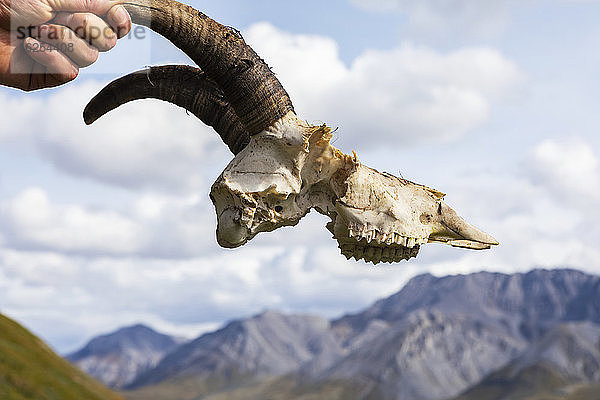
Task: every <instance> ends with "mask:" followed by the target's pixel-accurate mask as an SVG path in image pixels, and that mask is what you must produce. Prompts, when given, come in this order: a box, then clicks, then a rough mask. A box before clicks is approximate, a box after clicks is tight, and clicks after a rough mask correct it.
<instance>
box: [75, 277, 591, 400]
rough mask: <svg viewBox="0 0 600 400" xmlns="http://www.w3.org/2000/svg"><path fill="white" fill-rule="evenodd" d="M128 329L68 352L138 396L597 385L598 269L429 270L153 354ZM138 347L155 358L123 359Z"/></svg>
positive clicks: (497, 391)
mask: <svg viewBox="0 0 600 400" xmlns="http://www.w3.org/2000/svg"><path fill="white" fill-rule="evenodd" d="M146 329H148V328H146ZM130 332H132V330H131V329H129V330H127V329H126V330H123V331H120V334H119V335H117V336H123V335H124V336H125V337H127V340H123V341H121V342H120V343H128V345H127V346H121V347H118V346H114V347H111V349H113V350H112V353H111V354H112V355H111V356H110V357H107V356H106V354H104V353H101V352H97V351H96V350H94V349H96V347H93V346H91V347H90V346H89V345H88V346H86V348H84V349H83V350H82V351H81V352H78V353H76V354H80V355H81V354H84V355H85V357H83V358H79V359H77V358H75V357H73V356H70V357H69V359H71V360H73V361H74V362H75V363H76V364H78V365H80V367H82V368H83V369H84V370H86V371H87V372H89V373H90V374H92V375H93V376H96V377H97V378H99V379H101V380H103V381H104V382H105V383H107V384H109V385H111V386H112V387H118V388H121V387H124V388H126V389H128V391H127V392H124V395H125V396H126V397H127V398H129V399H131V400H137V399H145V400H162V399H165V400H167V399H168V400H178V399H181V400H193V399H199V398H202V399H213V400H217V399H221V398H223V399H236V398H239V399H254V398H255V399H265V398H268V399H274V400H275V399H279V398H281V399H282V400H283V399H303V400H304V399H306V400H308V399H315V400H317V399H338V398H339V399H344V400H351V399H370V400H374V399H385V400H387V399H390V400H395V399H398V400H405V399H407V400H444V399H454V398H457V399H461V400H475V399H495V400H508V399H511V400H513V399H514V400H520V399H535V398H536V397H535V396H546V397H540V398H544V399H546V398H547V399H555V398H556V399H558V398H568V396H580V393H584V394H583V395H581V396H585V395H587V394H585V393H594V390H595V389H596V388H600V277H597V276H593V275H588V274H585V273H582V272H579V271H575V270H566V269H565V270H534V271H531V272H529V273H526V274H513V275H506V274H499V273H488V272H481V273H476V274H471V275H457V276H447V277H441V278H438V277H435V276H432V275H429V274H427V275H421V276H417V277H415V278H414V279H412V280H411V281H410V282H409V283H407V284H406V285H405V287H404V288H403V289H402V290H400V291H399V292H398V293H396V294H394V295H392V296H390V297H388V298H385V299H382V300H380V301H378V302H376V303H375V304H373V305H372V306H370V307H368V308H366V309H364V310H363V311H361V312H359V313H355V314H349V315H345V316H343V317H341V318H338V319H334V320H327V319H324V318H321V317H318V316H311V315H285V314H282V313H279V312H276V311H267V312H264V313H262V314H260V315H256V316H253V317H251V318H247V319H242V320H237V321H232V322H230V323H228V324H227V325H225V326H224V327H223V328H221V329H219V330H218V331H215V332H212V333H208V334H205V335H202V336H201V337H199V338H197V339H195V340H193V341H191V342H188V343H184V344H179V345H177V344H175V345H173V347H171V348H170V349H169V348H168V347H169V346H165V347H160V349H158V348H154V347H153V349H157V350H156V352H153V351H154V350H153V351H149V352H139V351H138V350H136V349H138V348H139V346H142V348H146V347H145V346H147V345H146V344H143V342H144V341H143V340H129V339H131V338H130V337H129V333H130ZM155 334H156V333H155ZM157 335H158V334H157ZM90 344H91V343H90ZM136 346H137V347H136ZM100 347H101V346H100ZM131 349H134V351H133V352H134V353H136V352H137V353H136V354H138V355H142V356H143V355H144V354H148V355H153V358H152V360H144V359H142V358H143V357H142V358H139V357H138V358H136V360H137V363H134V364H135V365H137V366H142V367H133V366H132V367H131V369H127V368H123V365H125V364H127V363H125V364H124V363H123V362H122V360H124V359H126V358H127V357H124V355H126V354H130V353H131V352H132V350H131ZM84 350H85V351H84ZM159 354H162V355H159ZM130 358H131V357H130ZM82 360H85V361H82ZM117 360H120V361H117ZM111 363H114V364H115V366H111V365H112V364H111ZM116 365H120V366H119V367H117V366H116ZM127 365H129V364H127ZM131 365H133V364H131ZM102 371H104V372H102ZM106 371H113V373H112V374H107V373H106ZM114 371H121V372H119V373H117V374H115V373H114ZM107 378H110V379H107ZM595 384H599V385H598V386H594V385H595ZM586 391H588V392H586ZM589 391H591V392H589ZM598 393H600V392H598ZM573 398H574V399H575V398H579V397H573ZM581 398H582V399H586V400H596V399H600V394H599V395H598V396H597V397H596V398H594V397H587V398H586V397H581Z"/></svg>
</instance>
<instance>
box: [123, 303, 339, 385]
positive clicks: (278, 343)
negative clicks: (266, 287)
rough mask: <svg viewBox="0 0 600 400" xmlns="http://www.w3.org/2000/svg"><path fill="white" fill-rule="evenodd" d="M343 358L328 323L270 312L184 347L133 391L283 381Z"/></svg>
mask: <svg viewBox="0 0 600 400" xmlns="http://www.w3.org/2000/svg"><path fill="white" fill-rule="evenodd" d="M341 353H342V349H341V348H340V347H339V346H338V344H337V342H336V340H335V338H334V336H333V334H332V333H331V330H330V325H329V322H328V321H327V320H326V319H323V318H319V317H314V316H308V315H284V314H281V313H277V312H274V311H268V312H265V313H263V314H260V315H257V316H255V317H252V318H249V319H246V320H240V321H234V322H232V323H230V324H228V325H227V326H225V327H224V328H223V329H221V330H219V331H217V332H214V333H210V334H207V335H203V336H201V337H200V338H198V339H196V340H194V341H192V342H190V343H188V344H185V345H183V346H181V347H180V348H178V349H177V350H175V351H174V352H172V353H171V354H169V355H168V356H166V357H165V358H164V359H163V360H162V361H161V362H160V363H159V365H158V366H157V367H156V368H155V369H154V370H152V371H150V372H149V373H147V374H143V375H141V376H140V377H139V378H138V379H136V381H135V382H134V383H133V384H132V387H139V386H143V385H149V384H155V383H159V382H162V381H164V380H166V379H172V378H181V377H187V376H196V377H207V376H211V375H214V374H219V375H222V376H227V377H231V378H233V377H236V376H279V375H285V374H287V373H290V372H294V371H297V370H298V369H299V368H300V366H302V365H303V364H305V363H307V362H309V361H311V360H313V359H314V358H315V357H316V356H317V355H319V356H320V357H323V358H325V359H327V360H335V359H337V358H339V356H340V354H341ZM328 362H329V361H328Z"/></svg>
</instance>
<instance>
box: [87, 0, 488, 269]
mask: <svg viewBox="0 0 600 400" xmlns="http://www.w3.org/2000/svg"><path fill="white" fill-rule="evenodd" d="M125 7H126V8H127V9H128V11H129V12H130V14H131V15H132V18H133V20H134V22H137V23H140V24H143V25H146V26H151V27H152V29H154V30H156V31H157V32H159V33H161V34H164V35H165V36H166V37H167V38H168V39H170V40H171V41H172V42H174V43H175V44H176V45H178V47H180V48H182V49H183V50H184V51H186V53H187V54H188V55H189V56H190V57H191V58H192V59H193V60H194V61H196V62H197V63H198V65H200V66H201V67H202V69H203V70H202V71H201V70H199V69H196V68H192V67H186V66H166V67H154V68H150V69H148V70H145V71H142V72H143V73H141V74H140V73H138V74H132V75H129V76H126V77H124V78H121V79H120V80H117V81H115V82H113V83H111V84H110V85H109V86H107V88H105V89H103V90H102V91H101V92H100V93H99V94H98V95H97V96H96V97H95V98H94V99H93V100H92V101H91V102H90V104H89V105H88V107H87V108H86V111H85V113H84V117H85V120H86V122H87V123H91V122H93V121H95V120H96V119H97V118H99V117H100V116H102V115H103V114H105V113H106V112H108V111H109V110H112V109H114V108H116V107H118V106H119V105H121V104H124V103H126V102H128V101H131V100H135V99H139V98H147V97H153V98H158V99H162V100H165V101H169V102H172V103H175V104H178V105H180V106H182V107H184V108H186V109H187V110H189V111H192V112H193V113H194V114H195V115H196V116H198V117H199V118H200V119H201V120H203V121H204V122H205V123H207V124H209V125H211V126H213V128H215V130H216V131H217V132H218V133H219V134H220V135H221V137H222V138H223V140H224V142H225V143H226V144H227V145H228V146H229V147H230V149H231V150H232V151H233V152H234V153H236V156H235V158H234V159H233V160H232V161H231V163H230V164H229V165H228V166H227V168H226V169H225V170H224V171H223V173H222V174H221V175H220V176H219V178H218V179H217V181H216V182H215V183H214V184H213V186H212V188H211V193H210V197H211V199H212V201H213V203H214V205H215V210H216V213H217V221H218V226H217V241H218V243H219V244H220V245H221V246H223V247H227V248H235V247H239V246H242V245H244V244H246V243H247V242H248V241H249V240H251V239H252V238H254V237H255V236H256V235H257V234H258V233H260V232H270V231H273V230H275V229H277V228H280V227H282V226H293V225H296V224H297V223H298V222H299V221H300V219H302V217H304V216H305V215H306V214H308V213H309V212H310V211H311V209H315V210H317V211H318V212H319V213H321V214H324V215H327V216H329V217H330V218H331V222H330V223H328V224H327V228H328V229H329V231H331V233H332V234H333V237H334V238H335V239H337V241H338V244H339V248H340V249H341V252H342V254H343V255H345V256H346V257H347V258H348V259H350V258H355V259H356V260H361V259H364V260H365V261H367V262H372V263H374V264H377V263H379V262H390V263H392V262H399V261H401V260H409V259H411V258H413V257H416V255H417V254H418V252H419V249H420V246H421V245H423V244H425V243H428V242H442V243H447V244H449V245H451V246H455V247H463V248H469V249H476V250H481V249H489V248H490V247H491V246H492V245H497V244H498V243H497V242H496V240H495V239H494V238H493V237H491V236H490V235H488V234H486V233H484V232H482V231H480V230H479V229H477V228H475V227H473V226H471V225H469V224H468V223H466V222H465V221H464V220H463V219H462V218H460V217H459V216H458V215H457V214H456V213H455V212H454V211H453V210H452V209H451V208H450V207H448V206H447V205H446V204H445V203H444V202H443V201H442V199H443V197H444V194H442V193H440V192H438V191H436V190H433V189H430V188H427V187H425V186H422V185H418V184H415V183H412V182H409V181H407V180H404V179H401V178H397V177H395V176H393V175H390V174H387V173H380V172H378V171H376V170H374V169H372V168H368V167H366V166H364V165H362V164H361V163H360V162H359V160H358V158H357V156H356V154H354V153H353V155H346V154H344V153H342V152H341V151H339V150H338V149H336V148H334V147H333V146H332V145H331V144H330V140H331V138H332V133H331V130H330V129H329V128H328V127H327V126H325V125H323V126H312V125H309V124H308V123H306V122H304V121H303V120H301V119H300V118H298V117H297V116H296V114H295V113H294V111H293V107H292V105H291V102H290V101H289V98H288V96H287V93H286V92H285V90H284V89H283V88H282V87H281V85H280V83H279V81H277V79H276V78H275V76H274V75H273V74H272V73H271V72H270V69H269V68H268V66H266V64H265V63H264V61H262V60H261V59H260V58H259V57H258V56H257V55H256V53H254V52H253V50H252V49H250V48H249V46H247V45H246V44H245V42H244V41H243V39H242V38H241V37H240V36H239V34H238V33H237V32H235V31H233V30H231V29H229V28H225V27H223V26H222V25H219V24H217V23H216V22H214V21H212V20H210V19H209V18H208V17H206V16H204V15H203V14H201V13H198V12H197V11H195V10H193V9H192V8H190V7H187V6H184V5H182V4H180V3H176V2H174V1H172V0H133V1H131V2H128V3H125ZM174 20H175V21H178V24H173V23H172V21H174ZM172 26H178V27H179V29H180V32H177V30H173V29H172ZM183 34H187V35H188V36H189V35H194V34H195V35H196V36H198V37H197V38H196V39H195V40H190V41H189V43H188V42H186V37H185V35H183ZM198 43H200V45H198ZM215 49H217V50H215ZM232 49H234V50H232ZM209 50H210V51H212V52H213V53H212V54H210V51H209ZM215 51H216V53H215ZM207 53H209V55H208V56H207ZM209 56H212V58H208V57H209ZM232 82H233V83H232Z"/></svg>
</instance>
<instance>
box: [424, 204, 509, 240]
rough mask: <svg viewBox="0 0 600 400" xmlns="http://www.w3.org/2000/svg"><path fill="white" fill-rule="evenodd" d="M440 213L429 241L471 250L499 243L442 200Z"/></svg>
mask: <svg viewBox="0 0 600 400" xmlns="http://www.w3.org/2000/svg"><path fill="white" fill-rule="evenodd" d="M439 214H440V221H439V223H436V224H435V225H434V228H433V232H432V234H431V235H430V236H429V241H431V242H442V243H447V244H449V245H450V246H453V247H461V248H466V249H471V250H487V249H489V248H491V247H492V246H497V245H498V244H499V243H498V241H497V240H496V239H494V238H493V237H492V236H491V235H489V234H487V233H485V232H483V231H482V230H480V229H478V228H476V227H475V226H473V225H471V224H469V223H468V222H466V221H465V220H464V219H462V218H461V217H460V216H459V215H458V214H457V213H456V212H455V211H454V210H453V209H452V208H450V207H448V206H447V205H446V204H445V203H444V202H440V206H439Z"/></svg>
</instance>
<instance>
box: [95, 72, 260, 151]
mask: <svg viewBox="0 0 600 400" xmlns="http://www.w3.org/2000/svg"><path fill="white" fill-rule="evenodd" d="M148 98H154V99H159V100H163V101H167V102H169V103H173V104H176V105H178V106H180V107H183V108H185V109H186V110H188V111H190V112H191V113H193V114H194V115H195V116H196V117H198V118H199V119H200V120H202V122H204V123H205V124H206V125H208V126H212V127H213V128H214V130H215V131H216V132H217V133H218V134H219V136H221V138H222V139H223V142H225V144H226V145H227V146H228V147H229V149H230V150H231V151H232V153H233V154H237V153H239V152H240V151H241V150H242V149H243V148H244V147H246V145H247V144H248V142H249V141H250V136H249V135H248V133H247V132H246V130H245V128H244V126H243V125H242V123H241V122H240V120H239V119H238V117H237V115H236V113H235V111H234V110H233V108H232V107H231V106H230V104H229V102H228V101H227V99H226V98H225V95H224V94H223V91H221V90H220V89H219V87H218V86H217V84H216V83H215V82H213V81H211V80H210V79H208V78H207V77H206V74H205V73H204V72H203V71H201V70H200V69H198V68H194V67H190V66H187V65H166V66H160V67H151V68H148V69H144V70H142V71H138V72H134V73H132V74H129V75H127V76H124V77H122V78H120V79H117V80H115V81H113V82H111V83H110V84H108V85H107V86H106V87H105V88H104V89H102V90H101V91H100V93H98V94H97V95H96V96H95V97H94V98H93V99H92V100H91V101H90V102H89V103H88V105H87V106H86V108H85V111H84V112H83V119H84V120H85V123H86V124H87V125H90V124H92V123H94V122H95V121H96V120H97V119H98V118H100V117H102V116H103V115H104V114H106V113H108V112H110V111H112V110H114V109H115V108H117V107H119V106H121V105H123V104H126V103H129V102H130V101H134V100H139V99H148Z"/></svg>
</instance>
